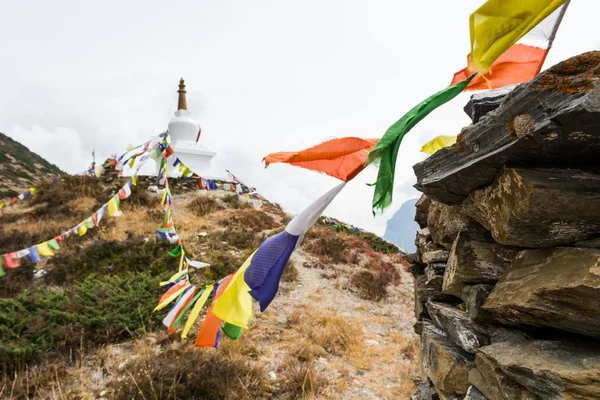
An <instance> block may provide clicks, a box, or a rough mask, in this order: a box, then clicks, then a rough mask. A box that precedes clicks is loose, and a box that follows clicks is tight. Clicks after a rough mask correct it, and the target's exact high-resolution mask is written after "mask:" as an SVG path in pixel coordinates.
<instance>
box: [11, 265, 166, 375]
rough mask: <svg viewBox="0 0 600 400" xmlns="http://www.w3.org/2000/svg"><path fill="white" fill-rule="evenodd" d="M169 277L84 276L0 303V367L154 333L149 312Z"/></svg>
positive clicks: (154, 323)
mask: <svg viewBox="0 0 600 400" xmlns="http://www.w3.org/2000/svg"><path fill="white" fill-rule="evenodd" d="M169 274H170V273H164V274H162V276H161V275H157V276H152V274H151V273H149V272H144V273H139V274H137V275H133V274H128V275H126V276H122V277H121V276H95V275H90V276H88V277H87V278H85V279H84V280H83V281H81V282H77V283H76V284H75V285H74V286H73V287H71V288H69V289H66V290H64V291H55V290H48V289H44V288H39V287H38V288H34V289H32V290H29V291H27V292H24V293H22V294H20V295H19V296H17V297H15V298H14V299H0V336H1V337H2V341H0V363H1V364H2V365H4V368H5V369H6V370H7V371H14V370H19V369H20V368H22V367H23V366H24V365H25V364H26V363H29V362H31V361H34V360H35V359H37V358H38V357H39V356H40V355H41V353H46V355H47V356H52V355H53V354H54V355H57V356H59V355H60V354H63V355H64V354H70V353H71V352H70V351H69V350H74V349H76V348H79V347H80V346H83V345H84V344H88V345H101V344H105V343H114V342H117V341H119V340H123V339H128V338H131V337H134V336H136V335H139V334H142V333H144V332H146V331H148V330H154V329H156V328H157V327H158V326H159V325H160V314H158V315H155V314H153V313H152V310H153V309H154V307H155V306H156V304H157V300H158V298H159V297H160V294H162V292H163V289H162V288H160V286H159V283H160V282H161V280H164V279H166V278H168V276H169Z"/></svg>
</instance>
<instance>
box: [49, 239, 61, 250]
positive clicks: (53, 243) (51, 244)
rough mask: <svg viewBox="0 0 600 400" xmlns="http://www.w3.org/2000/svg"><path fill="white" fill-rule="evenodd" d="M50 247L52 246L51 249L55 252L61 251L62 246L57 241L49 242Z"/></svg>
mask: <svg viewBox="0 0 600 400" xmlns="http://www.w3.org/2000/svg"><path fill="white" fill-rule="evenodd" d="M48 246H50V248H52V249H54V250H59V249H60V246H59V245H58V242H57V241H56V239H52V240H48Z"/></svg>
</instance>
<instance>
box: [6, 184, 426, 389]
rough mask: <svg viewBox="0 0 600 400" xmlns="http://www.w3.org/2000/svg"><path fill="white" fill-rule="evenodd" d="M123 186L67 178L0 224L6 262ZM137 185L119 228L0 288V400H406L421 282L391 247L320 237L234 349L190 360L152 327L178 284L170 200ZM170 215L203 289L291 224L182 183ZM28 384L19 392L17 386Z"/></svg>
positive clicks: (67, 248)
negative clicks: (166, 203) (416, 286)
mask: <svg viewBox="0 0 600 400" xmlns="http://www.w3.org/2000/svg"><path fill="white" fill-rule="evenodd" d="M124 182H125V180H124V179H122V178H117V179H116V180H112V181H111V180H110V179H106V178H104V179H98V178H92V177H66V178H65V179H64V181H63V183H61V184H52V183H46V184H42V185H41V186H40V187H39V189H38V191H37V192H36V194H35V195H34V196H33V197H32V198H30V199H26V200H24V201H22V202H20V203H18V204H17V205H15V206H14V207H10V209H8V210H6V211H5V213H4V215H3V216H1V217H0V250H1V251H2V253H5V252H9V251H15V250H18V249H21V248H24V247H28V246H32V245H34V244H36V243H39V242H40V241H43V240H47V239H49V238H52V237H54V236H56V235H57V234H59V233H60V232H62V231H64V230H66V229H68V228H70V227H72V226H74V225H76V224H78V223H79V222H80V221H82V220H84V219H85V218H87V217H88V216H89V215H90V214H91V213H92V212H93V211H95V210H96V209H97V208H98V207H99V206H100V205H101V204H103V203H104V202H106V201H107V199H108V198H109V197H110V196H111V194H112V193H114V192H115V191H116V190H118V188H119V186H120V185H122V184H123V183H124ZM153 184H155V183H154V182H153V181H151V182H149V181H147V180H140V182H139V184H138V186H135V187H133V193H132V195H131V197H130V198H128V199H127V200H124V201H123V202H122V203H121V206H122V211H123V214H124V215H123V216H122V217H118V218H107V219H106V220H103V221H102V224H101V225H100V227H99V228H96V229H92V230H90V231H89V232H88V233H87V234H86V235H85V236H83V237H74V238H69V239H67V240H65V242H64V243H63V244H62V248H61V249H60V250H59V252H58V254H57V255H56V256H55V257H52V258H48V259H46V260H45V261H44V262H42V263H38V264H33V263H31V262H28V261H24V262H23V263H22V266H21V267H19V268H16V269H14V270H6V276H4V277H2V278H0V296H1V297H0V332H2V337H3V340H2V343H1V344H0V365H2V367H1V368H2V369H3V373H2V374H1V376H2V381H1V382H0V397H8V398H11V397H13V398H16V397H19V396H23V397H24V396H29V397H32V396H33V397H48V396H54V395H56V393H60V396H62V397H64V398H107V399H108V398H116V399H131V398H186V399H187V398H226V399H228V398H301V397H311V396H316V397H322V398H357V397H361V398H408V397H409V395H410V393H411V392H412V390H413V388H414V385H413V383H412V380H411V376H412V375H415V374H416V372H415V371H414V370H413V369H414V365H415V359H416V356H417V352H418V351H417V347H418V344H417V343H418V342H417V336H416V335H415V334H414V333H413V330H412V324H413V323H414V317H413V312H412V307H413V306H412V304H413V294H412V287H413V282H412V277H411V276H410V274H408V273H407V272H406V270H405V269H406V266H407V263H406V262H405V261H404V260H403V259H402V257H401V256H400V255H399V254H398V251H397V248H396V247H395V246H393V245H391V244H390V243H388V242H386V241H384V240H382V239H381V238H379V237H377V236H375V235H373V234H370V233H367V232H364V231H361V230H346V229H341V228H340V226H337V227H336V226H333V225H329V224H326V223H324V222H323V220H321V222H319V223H318V224H317V225H316V226H315V227H313V228H312V229H311V230H310V231H309V234H308V235H307V237H306V238H305V241H304V242H303V245H302V246H301V248H300V249H299V250H297V251H296V252H295V253H294V255H293V256H292V259H291V260H290V262H289V265H288V266H287V268H286V273H285V275H284V279H283V284H282V287H281V289H280V293H279V295H278V296H277V297H276V298H275V300H274V302H273V304H272V305H271V307H270V308H269V309H268V310H267V312H265V313H262V314H261V313H259V312H257V313H256V314H257V315H256V318H255V319H254V321H253V323H252V325H251V326H250V329H248V330H247V331H244V333H243V335H242V337H241V338H240V339H239V340H238V341H232V340H229V339H223V341H222V344H221V347H220V349H219V350H215V349H196V348H194V347H193V343H194V339H195V334H196V333H197V331H198V323H196V325H195V328H194V329H193V330H192V335H191V337H190V339H188V340H185V341H182V340H181V339H180V338H179V336H178V335H175V334H169V333H168V332H166V329H165V328H164V326H162V325H161V320H162V318H163V317H164V316H165V315H166V312H167V311H168V308H167V309H166V310H164V311H160V312H156V313H152V310H153V308H154V307H155V306H156V304H157V300H158V298H159V297H160V296H161V294H162V293H163V290H162V289H161V288H160V287H159V282H161V281H163V280H165V279H168V277H169V276H170V275H171V274H172V273H174V272H175V271H176V270H177V259H176V258H174V257H171V256H169V254H168V252H169V251H170V250H172V248H173V247H174V246H173V245H170V244H169V243H167V242H163V241H159V240H158V239H157V238H156V235H155V233H154V230H155V229H156V228H157V227H158V226H160V224H161V222H162V218H163V215H162V209H161V207H160V206H159V198H160V194H157V193H151V192H149V191H148V185H153ZM171 185H172V187H173V196H174V201H173V211H174V219H175V223H176V225H177V227H178V232H179V234H180V236H181V237H182V239H183V241H184V243H185V244H186V254H187V255H188V256H190V257H191V258H193V259H195V260H198V261H204V262H208V263H210V264H211V267H210V268H208V269H201V270H194V271H192V273H191V279H192V280H193V281H194V283H198V284H201V283H203V282H206V281H212V280H215V279H219V278H221V277H224V276H226V275H227V274H229V273H231V272H233V271H235V270H237V268H238V267H239V266H240V265H241V264H242V262H243V261H244V260H245V259H246V257H247V256H248V255H249V254H250V253H251V252H252V251H253V250H254V249H256V247H257V246H258V245H259V244H260V243H261V242H262V241H263V240H264V239H265V238H267V237H268V236H270V235H273V234H275V233H277V232H280V231H281V230H282V229H283V228H284V226H285V224H286V223H287V222H288V221H289V220H290V219H291V218H292V216H290V215H288V214H286V213H285V212H283V211H282V210H281V208H280V207H279V206H277V205H276V204H271V203H269V202H266V201H265V202H262V201H258V200H251V199H248V198H245V197H243V196H238V195H236V194H232V193H228V192H224V191H204V190H186V189H184V188H185V187H187V186H189V185H187V184H186V182H183V181H182V182H181V184H178V183H177V180H173V182H172V183H171ZM15 374H16V378H14V377H15Z"/></svg>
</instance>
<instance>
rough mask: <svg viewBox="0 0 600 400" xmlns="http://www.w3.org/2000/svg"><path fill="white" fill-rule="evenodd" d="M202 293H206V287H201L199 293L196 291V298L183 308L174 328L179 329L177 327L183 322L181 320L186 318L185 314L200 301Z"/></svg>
mask: <svg viewBox="0 0 600 400" xmlns="http://www.w3.org/2000/svg"><path fill="white" fill-rule="evenodd" d="M202 293H204V288H200V290H199V291H198V293H196V295H195V296H194V298H193V299H192V301H190V302H189V303H188V305H187V306H185V308H184V309H183V311H182V312H181V313H180V314H179V316H178V317H177V319H176V320H175V323H174V324H173V329H177V327H178V326H179V325H180V324H181V322H182V321H183V319H184V318H185V314H187V312H188V311H189V309H190V308H192V307H193V306H194V304H196V302H197V301H198V299H199V298H200V296H202Z"/></svg>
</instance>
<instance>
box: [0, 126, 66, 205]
mask: <svg viewBox="0 0 600 400" xmlns="http://www.w3.org/2000/svg"><path fill="white" fill-rule="evenodd" d="M63 174H64V173H63V172H62V171H61V170H60V169H59V168H58V167H57V166H56V165H54V164H50V163H49V162H48V161H46V160H44V159H43V158H42V157H40V156H38V155H37V154H35V153H33V152H31V151H29V149H28V148H27V147H25V146H23V145H22V144H21V143H19V142H16V141H14V140H13V139H11V138H9V137H8V136H6V135H4V134H2V133H0V200H2V199H5V198H8V197H14V196H17V195H18V194H20V193H22V192H23V191H25V190H27V189H28V188H29V187H31V186H35V185H38V184H39V183H40V182H41V181H42V180H44V179H51V178H53V177H58V176H60V175H63Z"/></svg>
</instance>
